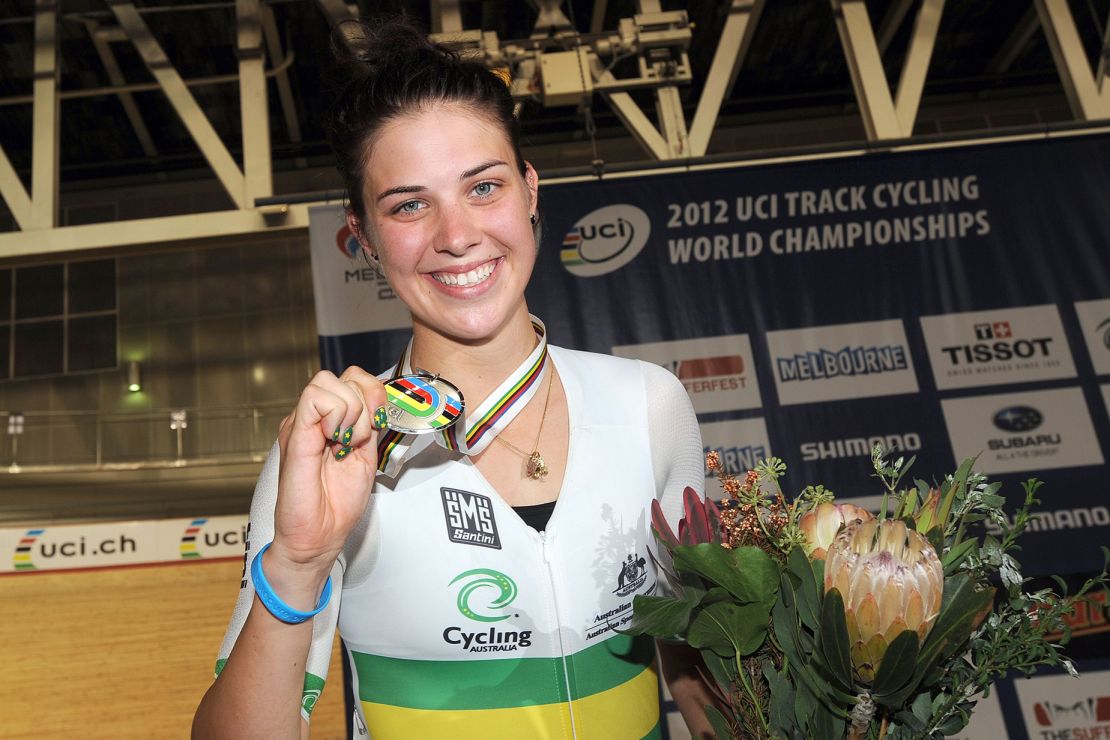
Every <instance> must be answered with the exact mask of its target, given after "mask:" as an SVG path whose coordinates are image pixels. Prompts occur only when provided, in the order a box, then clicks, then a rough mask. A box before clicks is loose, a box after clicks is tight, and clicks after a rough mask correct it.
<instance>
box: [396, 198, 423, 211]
mask: <svg viewBox="0 0 1110 740" xmlns="http://www.w3.org/2000/svg"><path fill="white" fill-rule="evenodd" d="M420 208H422V206H421V204H420V201H418V200H407V201H405V202H404V203H402V204H401V205H399V206H397V208H396V211H397V213H416V212H417V211H418V210H420Z"/></svg>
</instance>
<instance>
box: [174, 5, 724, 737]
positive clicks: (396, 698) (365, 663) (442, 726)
mask: <svg viewBox="0 0 1110 740" xmlns="http://www.w3.org/2000/svg"><path fill="white" fill-rule="evenodd" d="M365 34H366V37H365V39H364V43H363V45H362V48H361V50H360V51H359V52H358V53H356V54H354V55H352V57H351V58H350V59H348V60H347V63H346V66H345V70H346V71H345V74H346V76H347V80H346V83H345V84H344V85H343V87H342V90H341V92H340V95H339V99H338V102H337V103H336V105H335V107H334V109H333V111H332V119H331V123H330V126H329V132H330V135H331V139H332V143H333V146H334V148H335V150H336V153H337V156H338V160H339V168H340V170H341V172H342V174H343V175H344V177H345V179H346V182H347V186H348V189H349V198H350V206H349V211H348V216H347V218H348V223H349V225H350V227H351V230H352V231H353V233H355V234H357V235H358V237H359V240H360V242H361V244H362V247H363V249H364V250H365V252H366V255H367V258H368V259H369V260H370V262H371V264H373V265H374V266H375V267H376V269H378V270H380V271H381V272H382V273H383V274H384V275H385V277H386V278H387V279H388V281H389V283H390V285H391V286H392V288H393V290H394V291H395V292H396V293H397V295H398V296H399V297H400V298H401V300H403V301H404V302H405V304H406V306H407V307H408V308H409V309H410V311H411V313H412V323H413V327H412V341H411V344H410V345H409V348H408V349H407V350H406V352H405V354H404V355H403V357H402V358H401V359H400V360H399V362H398V364H397V366H396V367H394V368H392V369H391V370H389V371H388V372H386V373H384V374H383V375H382V376H379V377H374V376H372V375H370V374H368V373H366V372H365V371H363V370H361V369H359V368H354V367H352V368H348V369H347V370H346V371H345V372H344V373H343V374H342V375H340V376H339V377H336V376H334V375H332V374H331V373H328V372H321V373H319V374H317V375H316V377H315V378H313V380H312V382H311V383H309V385H308V386H307V387H306V388H305V389H304V392H303V393H302V395H301V397H300V400H299V401H298V404H297V407H296V409H294V411H293V412H292V414H290V415H289V416H288V417H287V418H286V419H285V420H284V421H283V423H282V426H281V430H280V433H279V438H278V443H277V445H276V448H275V451H274V452H273V453H272V454H271V455H270V458H269V459H268V461H267V463H266V465H265V467H264V469H263V472H262V476H261V479H260V480H259V483H258V487H257V489H256V491H255V498H254V502H253V504H252V507H251V524H250V544H249V550H248V553H247V562H248V563H249V566H248V567H247V569H246V575H245V577H244V581H243V586H242V590H241V593H240V597H239V601H238V604H237V606H236V610H235V614H234V616H233V620H232V624H231V627H230V628H229V630H228V634H227V637H226V638H225V640H224V645H223V648H222V649H221V653H220V661H219V662H218V663H217V673H218V679H217V680H216V681H215V683H214V684H213V685H212V687H211V688H210V689H209V691H208V692H207V694H206V695H205V697H204V699H203V701H202V703H201V705H200V708H199V709H198V711H197V715H196V718H195V721H194V727H193V733H194V736H195V737H234V738H244V737H264V738H278V737H299V736H307V734H308V718H309V714H310V713H311V710H312V706H313V705H314V704H315V700H316V697H317V696H318V695H319V692H320V690H321V688H322V687H323V681H324V677H325V676H326V674H327V663H328V659H329V657H330V653H331V646H332V641H333V638H334V631H335V629H336V627H337V626H338V629H339V631H340V633H341V634H342V635H343V638H344V641H345V643H346V645H347V647H348V655H347V658H348V660H349V661H350V662H351V665H352V672H353V677H354V684H355V685H354V687H353V690H354V692H355V696H356V699H357V702H356V704H357V711H356V717H355V733H356V735H360V734H362V735H365V734H366V733H367V732H368V733H369V734H370V735H371V736H372V737H373V738H375V740H383V739H388V738H394V737H397V738H414V737H420V738H424V737H428V738H438V737H457V738H462V737H471V736H474V737H478V736H481V737H514V738H525V737H527V738H533V737H535V738H570V737H578V738H626V737H643V736H652V735H655V734H658V733H659V723H660V713H659V703H658V697H657V684H656V670H657V668H658V665H659V662H658V661H657V656H656V648H655V645H653V644H652V642H651V641H650V640H647V639H646V638H635V639H633V638H629V637H627V636H625V635H622V634H620V633H619V632H618V631H617V629H619V628H620V627H621V625H622V624H623V625H626V624H627V617H628V616H629V615H630V614H631V603H632V599H633V597H634V596H635V595H636V594H638V593H639V594H646V593H651V592H652V591H653V590H655V589H656V588H658V587H663V585H664V579H663V575H662V573H660V572H658V571H657V569H656V567H655V565H654V562H653V559H652V557H651V553H652V552H654V543H653V541H652V537H651V534H650V531H649V519H650V517H649V507H650V503H651V501H652V500H653V499H659V500H660V501H661V503H662V504H663V508H664V511H665V512H666V513H667V516H668V518H669V519H670V520H671V523H672V526H674V524H675V521H676V520H677V519H678V517H679V510H680V507H681V501H680V498H681V492H682V490H683V488H685V487H686V486H693V487H694V488H695V489H696V490H699V491H700V490H701V489H702V486H703V482H704V478H703V468H702V450H701V442H700V438H699V434H698V426H697V420H696V418H695V416H694V414H693V411H692V409H691V406H690V403H689V400H688V398H687V396H686V394H685V391H684V390H683V388H682V386H681V384H679V383H678V381H677V380H676V379H675V378H674V377H673V376H671V375H670V374H669V373H668V372H666V371H665V370H663V369H662V368H659V367H656V366H654V365H648V364H645V363H641V362H638V361H634V360H623V359H616V358H612V357H609V356H605V355H593V354H587V353H583V352H575V351H570V350H565V349H560V348H557V347H554V346H549V345H548V344H547V338H546V336H545V330H544V327H543V324H542V322H541V321H539V319H537V318H536V317H533V316H531V315H530V314H529V312H528V307H527V305H526V303H525V299H524V288H525V286H526V285H527V283H528V280H529V277H530V275H531V273H532V269H533V266H534V264H535V260H536V251H537V244H536V238H535V225H536V223H537V220H538V215H537V213H538V211H537V207H538V198H537V187H538V176H537V175H536V172H535V170H534V169H533V168H532V166H531V165H530V164H529V163H527V162H526V161H524V159H523V157H522V156H521V152H520V149H519V145H518V143H517V128H516V120H515V119H514V116H513V101H512V99H511V98H510V96H509V93H508V90H507V89H506V87H505V85H504V84H503V82H502V81H501V80H500V79H499V78H498V77H497V76H495V75H494V74H492V73H491V72H489V71H487V70H486V69H485V68H484V67H482V66H481V65H479V64H474V63H468V62H463V61H461V60H460V59H459V58H458V57H457V56H456V55H454V54H453V53H451V52H449V51H447V50H446V49H444V48H441V47H438V46H435V45H432V44H430V43H429V42H428V41H427V39H425V38H424V37H423V36H421V35H420V34H419V33H417V32H416V31H414V30H412V29H411V28H410V27H408V26H406V25H403V24H397V23H392V24H388V25H386V26H383V27H379V28H377V29H365ZM417 368H419V369H422V370H423V371H427V372H428V373H431V374H436V375H439V376H442V377H443V378H444V379H447V380H449V381H451V382H452V383H453V384H455V385H456V386H457V387H458V389H459V390H460V391H461V395H462V397H463V398H464V399H465V404H466V409H465V412H464V413H463V415H462V418H461V419H460V420H459V422H458V423H457V424H455V425H454V426H452V427H450V429H448V430H447V431H446V432H439V433H432V434H422V435H412V434H402V433H399V432H397V431H395V430H393V429H388V430H387V429H385V425H386V422H387V421H388V420H389V418H390V415H391V414H395V413H396V411H395V409H393V408H392V407H391V405H390V403H389V402H388V401H387V393H386V390H385V388H384V387H383V381H386V382H388V381H389V380H390V379H392V378H395V377H398V376H401V375H405V374H410V373H413V372H415V371H416V369H417ZM427 380H428V378H427V376H425V377H424V381H427ZM416 382H417V383H420V382H422V381H420V380H417V381H416ZM659 649H660V653H661V654H662V658H663V660H662V666H663V670H664V672H665V674H666V676H667V679H668V683H669V685H670V687H671V691H672V693H673V694H674V696H675V697H676V700H677V701H678V704H679V707H680V708H681V709H682V711H683V714H684V716H685V717H686V719H687V721H688V723H689V724H690V726H691V728H692V730H694V731H695V733H697V734H699V735H700V734H702V733H707V732H708V725H707V724H706V722H705V719H704V712H703V711H702V709H701V708H702V707H703V706H704V704H705V703H706V702H707V701H708V696H707V693H706V691H705V689H704V687H703V686H702V685H701V683H700V680H699V678H698V674H697V671H696V669H695V668H694V667H693V665H694V664H693V662H692V661H691V660H690V659H689V655H688V653H687V652H686V651H684V650H683V649H680V648H676V647H674V646H664V645H660V646H659Z"/></svg>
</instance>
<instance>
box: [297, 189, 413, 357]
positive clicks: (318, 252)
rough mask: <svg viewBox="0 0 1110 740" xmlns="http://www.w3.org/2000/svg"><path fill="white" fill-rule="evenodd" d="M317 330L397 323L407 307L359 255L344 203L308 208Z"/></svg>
mask: <svg viewBox="0 0 1110 740" xmlns="http://www.w3.org/2000/svg"><path fill="white" fill-rule="evenodd" d="M308 239H309V244H310V248H311V253H312V288H313V292H314V293H315V296H316V330H317V332H318V333H319V334H320V335H322V336H336V335H340V334H357V333H360V332H367V331H382V330H385V329H400V328H406V327H408V326H410V325H411V323H412V322H411V320H410V318H409V311H408V309H407V308H405V304H403V303H401V301H400V300H399V299H398V298H397V296H396V295H395V294H394V293H393V289H392V288H390V287H389V283H388V282H386V280H385V278H383V277H381V276H380V275H378V274H377V273H375V272H374V270H373V269H371V268H370V266H369V265H368V264H367V262H366V260H365V259H364V258H363V256H362V254H361V252H360V249H359V244H358V241H357V240H356V239H355V237H354V236H353V235H352V234H351V230H350V229H349V228H348V227H347V221H346V218H345V216H344V210H343V206H341V205H331V206H314V207H312V208H310V209H308Z"/></svg>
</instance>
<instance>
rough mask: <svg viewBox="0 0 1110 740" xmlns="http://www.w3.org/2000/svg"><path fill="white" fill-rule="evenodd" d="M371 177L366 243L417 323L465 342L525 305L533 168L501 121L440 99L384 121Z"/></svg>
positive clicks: (532, 256)
mask: <svg viewBox="0 0 1110 740" xmlns="http://www.w3.org/2000/svg"><path fill="white" fill-rule="evenodd" d="M364 175H365V177H364V181H363V199H364V200H363V202H364V203H365V205H366V223H365V224H363V226H364V232H363V234H364V236H365V237H366V239H367V241H368V243H365V244H364V247H367V248H369V249H370V250H371V251H372V252H374V253H376V254H377V255H378V257H379V259H380V260H381V266H382V270H383V271H384V273H385V276H386V278H387V279H388V280H389V284H390V285H391V286H392V288H393V290H394V292H396V293H397V295H398V297H399V298H400V299H401V300H403V301H404V302H405V304H406V305H407V306H408V307H409V309H410V310H411V311H412V316H413V321H414V323H415V324H417V325H424V326H426V327H428V328H430V329H432V330H434V331H436V332H437V333H439V334H442V335H444V336H447V337H450V338H452V339H456V340H461V341H481V340H483V339H486V338H489V337H492V336H494V335H495V334H496V333H497V332H498V330H499V329H501V328H502V327H503V326H504V325H505V324H506V323H507V322H508V321H509V319H510V318H511V317H513V316H514V315H515V313H516V311H518V310H520V309H521V308H522V307H523V306H524V287H525V286H526V285H527V284H528V278H529V277H530V276H531V274H532V267H533V265H534V264H535V260H536V245H535V238H534V236H533V233H532V225H531V223H530V222H529V216H530V214H532V213H533V212H534V211H535V208H536V186H537V181H538V178H537V176H536V172H535V170H533V169H532V166H531V165H527V168H526V172H525V173H524V175H521V173H520V170H519V169H518V167H517V163H516V158H515V157H514V155H513V148H512V146H511V145H510V143H509V140H508V137H507V136H506V135H505V133H504V132H502V131H501V130H500V129H499V128H498V127H497V126H496V125H495V124H494V123H493V122H492V121H490V120H487V119H486V118H484V117H482V116H480V115H476V114H475V113H474V112H473V111H471V110H468V109H467V108H465V107H461V106H457V105H447V104H440V105H435V106H432V107H430V108H429V109H428V110H425V111H421V112H418V113H414V114H411V115H407V116H403V117H401V118H398V119H394V120H392V121H390V122H389V123H387V124H386V125H385V126H383V127H382V129H381V130H380V131H379V132H378V135H377V136H376V138H375V139H374V140H373V143H372V144H371V149H370V156H369V158H368V159H367V162H366V170H365V173H364ZM352 231H354V232H356V233H358V229H357V228H355V225H353V224H352Z"/></svg>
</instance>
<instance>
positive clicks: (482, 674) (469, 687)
mask: <svg viewBox="0 0 1110 740" xmlns="http://www.w3.org/2000/svg"><path fill="white" fill-rule="evenodd" d="M351 654H352V656H353V658H354V663H355V670H356V671H357V673H358V693H359V699H360V700H362V701H366V702H373V703H375V704H388V705H391V706H396V707H408V708H410V709H504V708H508V707H526V706H532V705H534V704H554V703H557V702H565V701H567V700H568V697H567V684H566V681H565V680H564V678H563V671H562V666H561V665H560V664H561V663H562V659H561V658H495V659H489V660H406V659H404V658H387V657H384V656H380V655H370V654H367V653H360V652H358V651H355V650H352V651H351ZM654 659H655V642H654V641H653V640H652V639H651V638H650V637H645V636H641V637H636V638H632V637H628V636H626V635H615V636H613V637H610V638H609V639H608V640H606V641H605V642H602V643H599V644H597V645H593V646H592V647H588V648H586V649H585V650H582V651H580V652H578V653H575V654H574V655H571V656H568V657H567V668H568V670H569V671H570V673H571V684H570V685H571V692H572V695H571V697H570V698H571V699H581V698H583V697H586V696H592V695H593V694H596V693H598V692H601V691H606V690H608V689H611V688H613V687H614V686H619V685H621V684H623V683H625V682H626V681H629V680H631V679H632V678H635V677H636V676H638V675H640V673H641V672H642V671H643V670H644V669H645V668H646V667H647V666H649V665H651V662H652V661H653V660H654Z"/></svg>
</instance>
